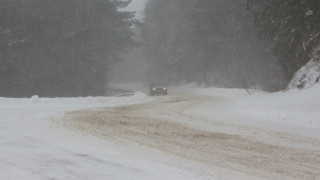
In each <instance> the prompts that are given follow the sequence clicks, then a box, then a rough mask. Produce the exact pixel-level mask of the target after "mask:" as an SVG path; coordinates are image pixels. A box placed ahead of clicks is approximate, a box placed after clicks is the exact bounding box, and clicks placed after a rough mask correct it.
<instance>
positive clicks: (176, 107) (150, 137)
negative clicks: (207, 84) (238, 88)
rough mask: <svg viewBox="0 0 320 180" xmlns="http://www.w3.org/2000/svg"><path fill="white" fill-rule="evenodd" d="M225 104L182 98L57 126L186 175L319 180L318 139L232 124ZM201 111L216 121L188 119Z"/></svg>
mask: <svg viewBox="0 0 320 180" xmlns="http://www.w3.org/2000/svg"><path fill="white" fill-rule="evenodd" d="M226 101H227V100H226V99H224V98H221V97H214V96H206V95H196V94H187V93H186V94H180V95H169V96H158V97H154V98H153V101H151V102H149V103H145V104H138V105H130V106H122V107H113V108H102V109H94V110H92V109H91V110H81V111H74V112H69V113H66V116H65V118H63V119H61V120H60V121H63V122H62V124H63V125H64V126H65V127H67V128H71V129H73V130H75V131H78V132H79V133H86V134H90V135H92V136H95V137H97V138H100V139H103V140H106V141H108V142H113V143H115V144H117V145H120V146H122V147H124V148H130V149H134V150H135V152H136V153H137V155H139V152H142V153H141V154H140V156H144V154H143V152H144V150H143V149H149V151H150V152H151V153H154V154H160V155H161V156H164V157H170V158H171V159H172V158H173V159H176V161H180V162H182V163H181V164H180V166H181V167H179V168H189V170H190V171H192V170H195V171H198V172H202V173H205V174H211V173H213V174H216V173H217V172H220V173H221V174H222V175H221V177H225V178H227V177H228V175H227V174H223V173H226V172H233V173H236V174H237V173H239V174H244V175H247V176H248V177H251V178H252V179H260V178H261V179H320V151H319V147H320V139H319V138H318V137H310V136H306V135H302V134H298V133H294V132H288V131H281V130H280V131H279V129H277V128H272V126H271V127H264V126H258V125H251V124H250V125H249V124H246V123H233V122H235V121H237V118H239V117H237V116H236V115H233V114H232V113H229V112H226V111H223V110H222V104H224V103H225V102H226ZM204 106H206V107H210V109H212V114H217V115H216V116H211V117H210V116H204V115H201V113H193V111H192V109H197V108H201V107H204ZM227 119H229V120H230V119H232V121H229V120H227ZM240 120H241V118H239V121H240ZM140 150H141V151H140ZM183 162H186V164H188V165H183V164H184V163H183ZM219 169H221V171H219ZM223 170H226V171H223Z"/></svg>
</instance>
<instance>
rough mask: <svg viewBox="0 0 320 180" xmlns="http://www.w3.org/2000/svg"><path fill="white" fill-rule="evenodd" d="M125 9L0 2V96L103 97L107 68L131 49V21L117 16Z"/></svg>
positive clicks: (36, 0) (100, 1) (111, 0)
mask: <svg viewBox="0 0 320 180" xmlns="http://www.w3.org/2000/svg"><path fill="white" fill-rule="evenodd" d="M128 3H130V1H118V0H93V1H86V0H54V1H53V0H45V1H43V0H32V1H26V0H22V1H21V0H0V7H1V8H2V10H1V11H0V18H1V22H0V24H1V26H0V39H1V40H2V41H1V44H0V46H1V51H0V62H1V69H0V70H1V72H0V74H1V75H3V76H1V77H0V82H2V83H1V84H2V85H3V86H1V89H0V94H1V95H2V96H15V97H21V96H31V95H33V94H38V95H40V96H86V95H103V94H104V93H105V85H106V82H107V72H108V68H109V67H110V65H111V64H112V63H114V62H117V61H119V60H120V58H119V55H120V54H121V53H123V52H125V51H127V50H128V49H130V48H131V47H133V46H134V45H135V41H134V40H133V39H132V35H133V33H132V30H131V26H132V24H133V23H135V21H136V20H135V19H134V15H133V13H131V12H121V11H119V10H118V9H119V8H122V7H125V6H126V5H128ZM4 87H5V88H4Z"/></svg>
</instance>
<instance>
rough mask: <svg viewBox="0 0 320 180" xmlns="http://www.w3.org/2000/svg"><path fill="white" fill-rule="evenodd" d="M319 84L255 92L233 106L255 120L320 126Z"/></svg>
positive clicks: (319, 127) (318, 127) (240, 112)
mask: <svg viewBox="0 0 320 180" xmlns="http://www.w3.org/2000/svg"><path fill="white" fill-rule="evenodd" d="M319 93H320V84H319V85H314V86H313V87H312V88H309V89H303V90H298V89H293V90H289V91H287V92H277V93H270V94H255V95H253V96H248V97H246V98H243V99H241V100H239V101H238V102H236V103H234V104H233V106H232V110H235V111H236V113H239V114H241V115H243V116H249V117H252V118H255V119H257V120H265V121H275V122H280V123H288V124H295V125H299V126H308V127H312V128H317V129H320V94H319Z"/></svg>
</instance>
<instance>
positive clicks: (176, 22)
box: [142, 0, 320, 91]
mask: <svg viewBox="0 0 320 180" xmlns="http://www.w3.org/2000/svg"><path fill="white" fill-rule="evenodd" d="M319 19H320V1H318V0H282V1H279V0H227V1H226V0H196V1H195V0H161V1H158V0H150V1H149V2H148V3H147V6H146V11H145V22H144V26H143V28H142V29H143V30H142V31H143V34H144V35H143V38H144V43H145V54H146V57H147V59H148V60H150V64H151V68H150V72H149V73H150V74H152V75H153V76H151V77H161V74H165V75H166V77H164V79H165V80H169V79H170V80H171V81H175V82H181V81H186V82H200V83H202V84H204V85H207V86H221V87H230V88H258V89H263V90H268V91H276V90H281V89H285V88H286V85H287V84H288V82H289V81H290V80H291V79H292V77H293V75H294V73H295V72H296V71H297V70H298V69H299V68H300V67H302V66H303V65H305V64H306V63H307V62H308V61H309V60H310V59H311V58H312V54H319V52H318V51H319V49H317V48H318V47H319V44H320V41H319V40H320V36H319V32H320V24H319ZM314 57H315V56H314Z"/></svg>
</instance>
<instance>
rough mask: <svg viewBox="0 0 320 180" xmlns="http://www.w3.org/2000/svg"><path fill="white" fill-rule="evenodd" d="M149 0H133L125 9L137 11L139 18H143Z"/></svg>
mask: <svg viewBox="0 0 320 180" xmlns="http://www.w3.org/2000/svg"><path fill="white" fill-rule="evenodd" d="M146 2H147V0H132V2H131V4H129V6H128V7H126V8H125V9H124V10H125V11H137V13H136V16H137V18H138V19H139V20H142V18H143V10H144V7H145V3H146Z"/></svg>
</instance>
